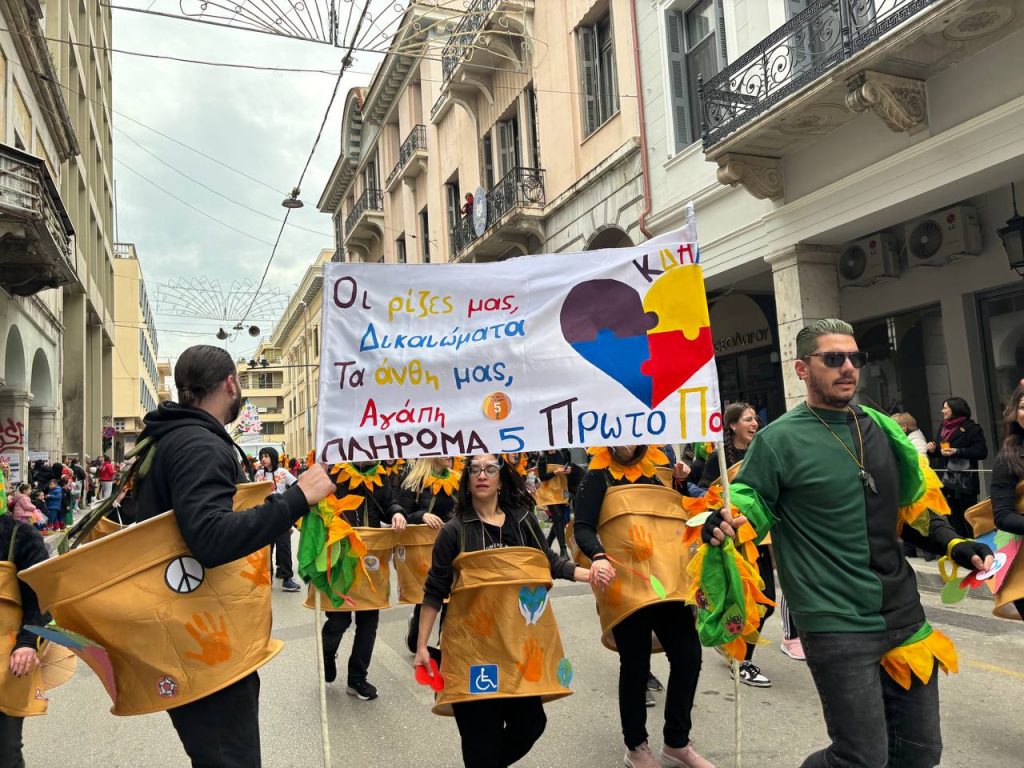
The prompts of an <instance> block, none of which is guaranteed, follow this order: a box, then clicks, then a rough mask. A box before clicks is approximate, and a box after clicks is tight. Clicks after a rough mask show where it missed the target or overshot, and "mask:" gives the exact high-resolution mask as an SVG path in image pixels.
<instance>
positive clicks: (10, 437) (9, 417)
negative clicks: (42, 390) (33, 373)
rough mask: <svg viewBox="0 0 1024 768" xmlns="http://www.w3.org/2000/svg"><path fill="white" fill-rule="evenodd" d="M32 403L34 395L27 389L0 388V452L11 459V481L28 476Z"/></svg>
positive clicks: (19, 480) (24, 478) (20, 480)
mask: <svg viewBox="0 0 1024 768" xmlns="http://www.w3.org/2000/svg"><path fill="white" fill-rule="evenodd" d="M31 404H32V395H31V394H30V393H29V392H28V391H26V390H17V389H3V390H0V453H3V455H5V456H6V457H7V458H8V460H9V461H10V465H11V478H10V482H11V483H14V482H24V481H25V480H26V479H27V478H28V445H29V436H28V426H29V407H30V406H31ZM15 468H17V471H15Z"/></svg>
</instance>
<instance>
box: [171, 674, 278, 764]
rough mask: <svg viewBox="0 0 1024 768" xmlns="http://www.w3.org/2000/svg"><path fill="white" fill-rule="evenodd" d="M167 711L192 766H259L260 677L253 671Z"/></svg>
mask: <svg viewBox="0 0 1024 768" xmlns="http://www.w3.org/2000/svg"><path fill="white" fill-rule="evenodd" d="M167 714H168V715H170V716H171V723H173V724H174V730H176V731H177V732H178V738H179V739H181V745H182V746H183V747H185V752H187V753H188V756H189V757H190V758H191V759H192V766H193V768H259V766H260V764H261V763H260V678H259V675H257V674H256V673H255V672H253V673H252V674H251V675H248V676H246V677H243V678H242V679H241V680H239V681H238V682H237V683H234V684H232V685H229V686H228V687H227V688H224V689H222V690H220V691H217V692H216V693H211V694H210V695H209V696H207V697H206V698H204V699H200V700H199V701H194V702H192V703H191V704H184V705H182V706H180V707H175V708H174V709H170V710H168V711H167Z"/></svg>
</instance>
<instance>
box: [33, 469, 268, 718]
mask: <svg viewBox="0 0 1024 768" xmlns="http://www.w3.org/2000/svg"><path fill="white" fill-rule="evenodd" d="M272 491H273V488H272V486H271V484H270V483H252V484H245V485H240V486H238V488H237V490H236V493H235V497H234V509H235V510H236V511H238V510H242V509H248V508H251V507H253V506H255V505H257V504H259V503H260V502H262V501H263V499H264V498H266V496H267V495H268V494H270V493H271V492H272ZM21 577H22V578H23V579H24V580H25V581H26V582H27V583H29V584H30V585H31V586H32V588H33V589H34V590H35V591H36V593H37V594H38V595H39V598H40V602H41V603H42V605H44V606H45V607H46V609H47V610H49V611H50V613H51V614H52V616H53V618H54V621H55V622H56V624H57V625H58V627H59V630H54V631H52V632H50V633H49V634H47V633H44V634H43V636H44V637H49V638H51V639H55V640H58V641H60V642H62V643H63V644H65V645H67V646H68V647H70V648H71V649H72V650H74V651H75V653H76V654H77V655H78V656H79V657H80V658H81V659H82V660H83V661H85V663H86V664H88V665H89V666H90V667H91V668H92V669H93V671H94V672H95V673H96V674H97V676H98V677H99V678H100V680H101V681H102V682H103V684H104V686H105V687H106V689H107V693H109V694H110V697H111V699H112V700H113V707H112V708H111V712H112V713H114V714H115V715H139V714H147V713H150V712H159V711H163V710H168V709H171V708H174V707H179V706H181V705H183V704H188V703H189V702H193V701H197V700H198V699H202V698H204V697H206V696H209V695H210V694H211V693H214V692H216V691H219V690H221V689H223V688H225V687H227V686H229V685H231V684H232V683H234V682H236V681H238V680H240V679H242V678H244V677H246V676H247V675H249V674H250V673H252V672H253V671H255V670H256V669H258V668H259V667H261V666H263V665H264V664H266V663H267V662H268V661H269V660H270V659H271V658H273V657H274V656H275V655H277V654H278V653H279V652H280V650H281V648H282V647H283V645H284V644H283V643H282V642H281V641H280V640H273V639H271V637H270V631H271V609H270V564H269V548H267V547H264V548H263V549H260V550H258V551H256V552H253V553H252V554H251V555H249V556H248V557H245V558H243V559H240V560H236V561H234V562H230V563H227V564H225V565H222V566H218V567H215V568H204V567H203V566H202V565H200V563H199V562H198V560H196V559H195V558H194V557H193V556H192V553H191V552H190V551H189V549H188V547H187V546H186V544H185V541H184V539H183V538H182V536H181V532H180V530H179V528H178V524H177V522H176V518H175V515H174V513H173V512H165V513H164V514H162V515H158V516H157V517H154V518H150V519H148V520H146V521H144V522H142V523H138V524H136V525H133V526H129V527H127V528H125V529H123V530H121V531H118V532H116V533H113V534H110V535H109V536H105V537H103V538H101V539H98V540H96V541H93V542H91V543H89V544H86V545H84V546H82V547H80V548H78V549H75V550H72V551H71V552H69V553H67V554H65V555H61V556H60V557H57V558H54V559H51V560H48V561H46V562H45V563H41V564H39V565H37V566H35V567H33V568H30V569H29V570H27V571H24V572H23V573H22V574H21Z"/></svg>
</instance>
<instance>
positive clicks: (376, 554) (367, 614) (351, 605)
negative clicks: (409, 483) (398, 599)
mask: <svg viewBox="0 0 1024 768" xmlns="http://www.w3.org/2000/svg"><path fill="white" fill-rule="evenodd" d="M331 476H332V477H333V478H334V479H335V483H336V484H337V489H338V490H337V494H336V495H337V497H338V498H340V499H344V498H345V497H349V498H350V499H352V500H353V501H355V498H358V499H361V500H362V501H361V502H359V503H358V505H356V504H355V503H354V504H353V505H352V507H353V508H350V509H347V510H345V511H343V512H342V518H343V519H344V520H345V522H347V523H348V524H349V525H351V526H352V527H353V528H354V529H355V530H356V532H357V533H358V534H359V538H360V539H361V540H362V542H363V543H364V544H365V546H366V550H367V551H366V554H365V556H364V557H363V565H364V567H365V578H361V579H357V580H356V582H355V584H354V586H353V587H352V589H351V590H350V591H349V592H348V595H347V596H348V598H349V599H348V600H346V601H345V602H344V603H342V604H341V605H340V606H337V607H336V606H334V605H332V603H331V601H330V600H329V596H326V595H321V605H322V606H323V608H324V610H326V611H327V621H326V622H325V623H324V626H323V630H322V635H323V641H324V644H323V647H324V667H325V669H326V671H327V678H328V682H331V681H333V680H334V678H335V676H336V675H337V667H336V665H335V661H334V659H335V656H337V653H338V647H339V646H340V645H341V638H342V636H343V635H344V634H345V630H347V629H348V628H349V626H351V624H352V614H353V613H354V614H355V623H356V636H355V640H354V641H353V643H352V654H351V655H350V656H349V660H348V678H347V681H348V682H347V684H348V687H349V688H350V689H351V690H352V691H357V690H359V689H360V688H362V687H363V686H365V685H367V684H368V683H367V675H368V673H369V669H370V661H371V659H372V658H373V646H374V644H375V643H376V640H377V625H378V623H379V622H380V611H381V609H382V608H387V607H389V606H390V605H391V565H390V561H391V553H392V551H393V550H394V548H395V546H396V545H397V544H398V541H399V532H398V531H396V530H394V529H392V528H391V521H392V518H393V517H394V516H395V515H396V514H401V515H403V516H404V510H403V509H402V507H401V506H400V505H399V503H398V501H397V498H396V493H395V488H394V486H393V484H392V483H391V482H385V481H386V480H387V476H386V475H385V474H384V469H383V467H382V465H381V464H380V462H367V463H360V464H352V463H344V464H336V465H334V467H332V469H331ZM300 565H301V563H300ZM314 590H315V587H313V586H311V587H310V591H309V594H308V597H307V599H306V603H305V604H306V607H307V608H313V607H314V606H315V602H314V600H315V595H314ZM373 695H376V694H375V693H373ZM361 697H362V698H366V697H363V696H362V695H361ZM372 697H373V696H372V695H371V696H369V698H372Z"/></svg>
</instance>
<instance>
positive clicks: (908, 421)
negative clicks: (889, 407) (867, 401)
mask: <svg viewBox="0 0 1024 768" xmlns="http://www.w3.org/2000/svg"><path fill="white" fill-rule="evenodd" d="M892 419H893V421H895V422H896V423H897V424H899V425H900V427H901V428H902V429H903V434H905V435H906V436H907V439H908V440H909V441H910V442H911V443H913V444H914V447H915V448H917V452H918V453H920V454H921V455H922V456H924V455H926V454H927V453H928V438H927V437H925V436H924V432H922V431H921V430H920V428H919V427H918V426H917V419H915V418H914V417H913V416H912V415H911V414H909V413H907V412H906V411H900V412H899V413H894V414H893V415H892Z"/></svg>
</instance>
